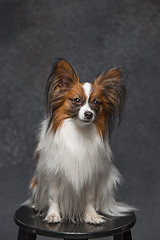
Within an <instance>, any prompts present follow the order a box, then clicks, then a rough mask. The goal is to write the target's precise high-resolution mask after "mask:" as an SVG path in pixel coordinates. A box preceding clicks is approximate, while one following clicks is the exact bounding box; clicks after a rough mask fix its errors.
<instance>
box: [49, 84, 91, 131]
mask: <svg viewBox="0 0 160 240" xmlns="http://www.w3.org/2000/svg"><path fill="white" fill-rule="evenodd" d="M77 98H78V99H80V102H76V99H77ZM85 100H86V97H85V94H84V91H83V88H82V84H81V83H79V82H78V83H76V84H74V85H73V87H72V88H71V89H70V90H69V91H68V92H67V93H66V95H65V97H64V98H63V102H62V103H61V106H59V107H58V108H57V109H56V110H55V112H54V114H53V130H54V132H56V130H57V128H58V127H59V128H60V127H61V126H62V124H63V122H64V120H66V119H68V118H77V116H78V112H79V109H80V107H81V106H82V105H83V103H84V102H85Z"/></svg>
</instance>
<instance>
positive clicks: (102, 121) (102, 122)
mask: <svg viewBox="0 0 160 240" xmlns="http://www.w3.org/2000/svg"><path fill="white" fill-rule="evenodd" d="M92 89H93V90H92V93H91V95H90V98H89V104H90V107H91V108H92V109H93V110H94V111H95V114H96V116H95V120H94V123H95V125H96V128H97V131H98V133H99V135H100V136H101V137H103V138H105V135H106V128H107V115H106V111H105V108H104V98H103V95H102V94H101V89H100V87H99V86H96V83H94V84H92Z"/></svg>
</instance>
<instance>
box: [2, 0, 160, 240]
mask: <svg viewBox="0 0 160 240" xmlns="http://www.w3.org/2000/svg"><path fill="white" fill-rule="evenodd" d="M159 12H160V1H159V0H152V1H151V0H150V1H149V0H148V1H146V0H133V1H132V0H131V1H129V0H128V1H127V0H126V1H125V0H121V1H120V0H111V1H109V0H99V1H98V0H85V1H84V0H48V1H47V0H39V1H33V0H28V1H25V0H21V1H18V0H13V1H12V0H0V18H1V19H0V66H1V70H0V83H1V87H0V105H1V110H0V135H1V140H0V141H1V142H0V238H1V239H5V240H9V239H10V240H12V239H16V234H17V226H16V225H15V224H14V222H13V215H14V211H15V210H16V209H17V208H18V207H19V206H20V204H21V203H22V202H23V201H24V200H26V199H27V196H28V184H29V181H30V178H31V176H32V173H33V171H34V162H33V150H34V147H35V135H36V130H37V125H38V124H39V123H40V121H41V119H42V118H43V114H44V112H45V104H44V89H45V84H46V79H47V77H48V74H49V72H50V70H51V67H52V64H53V62H54V61H55V60H56V58H57V57H64V58H66V59H67V60H68V61H70V62H71V64H72V66H73V67H74V68H75V70H76V71H77V72H78V74H79V76H80V80H81V81H93V79H94V77H95V76H96V75H97V74H98V73H100V72H101V71H103V70H104V69H106V68H109V67H113V66H117V65H118V66H123V67H125V68H126V69H127V71H128V75H129V80H128V88H129V92H128V99H127V103H126V107H125V113H124V117H123V120H122V124H121V126H120V127H119V128H117V129H116V130H115V131H114V134H113V137H112V149H113V152H114V162H115V165H116V166H117V167H118V168H119V170H120V172H121V174H122V176H123V178H124V182H123V184H122V186H121V187H120V188H119V192H118V194H117V197H118V198H120V199H121V200H123V201H125V202H127V203H129V204H131V205H133V206H136V207H137V208H138V209H139V211H138V212H137V217H138V221H137V224H136V226H135V227H134V229H133V238H134V239H136V240H140V239H145V240H147V239H148V240H150V239H153V240H156V239H158V236H159V235H160V234H159V228H160V227H159V210H160V187H159V185H160V177H159V175H160V171H159V168H160V161H159V155H160V150H159V136H160V131H159V129H160V128H159V116H160V111H159V109H160V100H159V92H160V90H159V86H160V67H159V64H160V14H159Z"/></svg>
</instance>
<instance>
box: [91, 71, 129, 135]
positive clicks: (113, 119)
mask: <svg viewBox="0 0 160 240" xmlns="http://www.w3.org/2000/svg"><path fill="white" fill-rule="evenodd" d="M126 79H127V75H126V73H125V71H124V70H122V69H120V68H113V69H110V70H109V71H107V72H105V73H102V74H100V75H99V76H98V77H97V78H96V80H95V85H97V86H98V87H99V88H100V90H101V94H102V97H103V103H104V110H105V112H106V114H107V120H108V129H109V133H110V134H111V132H112V129H113V127H114V126H115V125H117V124H118V123H119V122H120V120H121V113H122V110H123V106H124V103H125V98H126Z"/></svg>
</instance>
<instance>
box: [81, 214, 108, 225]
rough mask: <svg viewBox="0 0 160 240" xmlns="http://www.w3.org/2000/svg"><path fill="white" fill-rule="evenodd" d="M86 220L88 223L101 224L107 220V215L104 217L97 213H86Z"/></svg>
mask: <svg viewBox="0 0 160 240" xmlns="http://www.w3.org/2000/svg"><path fill="white" fill-rule="evenodd" d="M84 221H85V222H86V223H90V224H95V225H99V224H101V223H104V222H105V217H103V216H101V215H99V214H97V213H92V214H86V216H85V219H84Z"/></svg>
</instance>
